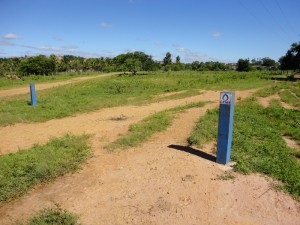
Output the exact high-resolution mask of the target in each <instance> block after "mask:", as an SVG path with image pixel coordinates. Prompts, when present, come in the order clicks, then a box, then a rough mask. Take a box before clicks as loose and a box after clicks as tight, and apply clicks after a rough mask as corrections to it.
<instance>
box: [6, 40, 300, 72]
mask: <svg viewBox="0 0 300 225" xmlns="http://www.w3.org/2000/svg"><path fill="white" fill-rule="evenodd" d="M262 69H268V70H271V69H272V70H273V69H282V70H299V69H300V42H299V43H298V44H297V43H293V44H292V45H291V48H290V49H289V50H288V51H287V53H286V55H285V56H282V57H281V58H280V59H279V61H278V62H276V61H275V60H273V59H270V58H268V57H265V58H262V59H252V60H251V61H250V60H249V59H239V60H238V62H237V64H234V63H222V62H199V61H194V62H192V63H182V62H181V60H180V57H179V56H176V59H175V61H174V62H173V61H172V55H171V53H170V52H167V53H166V55H165V57H164V59H163V60H162V61H155V60H153V58H152V56H150V55H147V54H145V53H144V52H139V51H136V52H131V53H126V54H120V55H118V56H116V57H114V58H104V57H100V58H83V57H79V56H73V55H64V56H56V55H50V56H45V55H38V56H32V57H11V58H0V76H5V75H18V76H28V75H54V74H57V73H59V72H98V71H99V72H112V71H120V72H131V73H132V74H136V73H137V72H138V71H156V70H164V71H170V70H173V71H180V70H194V71H224V70H238V71H250V70H262Z"/></svg>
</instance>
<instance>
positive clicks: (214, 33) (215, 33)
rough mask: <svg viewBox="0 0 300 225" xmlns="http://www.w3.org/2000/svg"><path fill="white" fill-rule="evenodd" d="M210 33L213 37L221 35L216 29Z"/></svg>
mask: <svg viewBox="0 0 300 225" xmlns="http://www.w3.org/2000/svg"><path fill="white" fill-rule="evenodd" d="M211 35H212V36H213V37H220V36H221V32H219V31H216V32H213V33H212V34H211Z"/></svg>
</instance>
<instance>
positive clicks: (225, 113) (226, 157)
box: [217, 91, 235, 165]
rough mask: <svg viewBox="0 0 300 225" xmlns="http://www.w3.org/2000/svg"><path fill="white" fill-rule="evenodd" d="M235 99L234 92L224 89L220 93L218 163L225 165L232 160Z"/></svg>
mask: <svg viewBox="0 0 300 225" xmlns="http://www.w3.org/2000/svg"><path fill="white" fill-rule="evenodd" d="M234 99H235V93H234V92H230V91H224V92H221V94H220V111H219V125H218V143H217V163H220V164H224V165H225V164H227V163H228V162H229V161H230V152H231V142H232V126H233V114H234Z"/></svg>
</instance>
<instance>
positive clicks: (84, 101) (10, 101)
mask: <svg viewBox="0 0 300 225" xmlns="http://www.w3.org/2000/svg"><path fill="white" fill-rule="evenodd" d="M271 83H272V82H271V81H270V80H265V79H261V75H260V74H259V73H257V72H255V73H254V72H253V73H239V72H235V71H229V72H157V73H150V74H147V75H139V76H124V75H122V76H114V77H110V78H102V79H93V80H92V81H91V80H90V81H83V82H80V83H76V84H70V85H64V86H61V87H56V88H51V89H48V90H44V91H40V92H38V93H37V102H38V105H37V107H31V106H30V105H29V96H27V95H23V96H18V97H7V98H2V99H1V102H0V126H5V125H9V124H14V123H18V122H37V121H47V120H50V119H54V118H62V117H66V116H70V115H74V114H75V113H80V112H88V111H91V110H96V109H100V108H106V107H113V106H119V105H128V104H142V103H147V102H150V101H153V100H154V99H155V95H158V94H163V93H168V92H173V91H184V90H195V89H213V90H224V89H231V90H238V89H239V90H244V89H250V88H258V87H262V86H265V85H268V84H271ZM194 93H195V92H194ZM195 94H196V93H195ZM175 97H176V96H175ZM180 97H182V96H180V95H178V96H177V98H180ZM173 98H174V96H173Z"/></svg>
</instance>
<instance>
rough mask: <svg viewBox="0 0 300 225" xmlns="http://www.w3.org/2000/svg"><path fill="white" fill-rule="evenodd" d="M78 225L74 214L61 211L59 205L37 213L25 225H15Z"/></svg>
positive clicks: (20, 224) (21, 224) (18, 224)
mask: <svg viewBox="0 0 300 225" xmlns="http://www.w3.org/2000/svg"><path fill="white" fill-rule="evenodd" d="M48 224H49V225H80V223H78V216H77V215H75V214H74V213H71V212H68V211H67V210H65V209H62V208H61V206H60V205H59V204H55V207H54V208H46V209H43V210H41V211H39V212H38V213H37V214H36V215H35V216H34V217H33V218H32V219H31V220H29V221H28V222H27V223H25V224H24V223H17V224H16V225H48Z"/></svg>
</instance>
